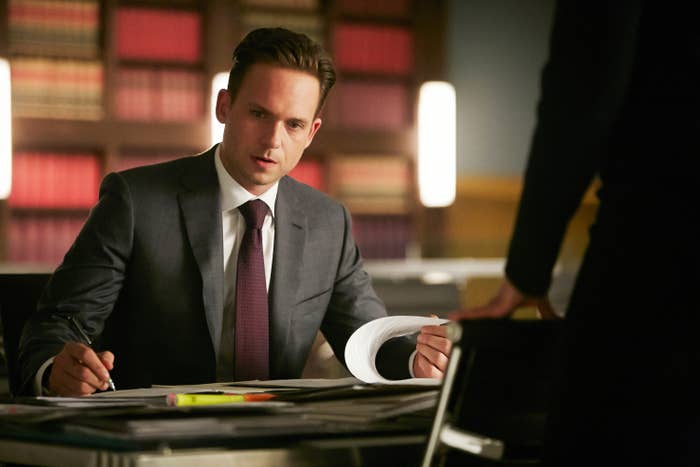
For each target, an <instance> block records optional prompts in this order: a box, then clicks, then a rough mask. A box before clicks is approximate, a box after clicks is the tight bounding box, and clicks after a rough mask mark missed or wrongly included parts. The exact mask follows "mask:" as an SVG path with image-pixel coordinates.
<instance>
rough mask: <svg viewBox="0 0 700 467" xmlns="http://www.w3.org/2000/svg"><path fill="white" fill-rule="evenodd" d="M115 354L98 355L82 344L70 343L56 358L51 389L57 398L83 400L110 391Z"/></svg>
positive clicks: (107, 352)
mask: <svg viewBox="0 0 700 467" xmlns="http://www.w3.org/2000/svg"><path fill="white" fill-rule="evenodd" d="M112 368H114V354H112V352H109V351H105V352H100V353H95V351H94V350H92V349H91V348H90V347H88V346H87V345H85V344H81V343H79V342H67V343H66V344H65V345H64V346H63V349H62V350H61V352H60V353H59V354H58V355H56V357H54V360H53V365H52V367H51V374H50V375H49V384H48V389H49V390H50V391H51V392H52V393H53V394H56V395H58V396H84V395H87V394H92V393H93V392H95V391H97V390H103V391H104V390H106V389H107V388H108V387H109V383H108V381H109V370H111V369H112Z"/></svg>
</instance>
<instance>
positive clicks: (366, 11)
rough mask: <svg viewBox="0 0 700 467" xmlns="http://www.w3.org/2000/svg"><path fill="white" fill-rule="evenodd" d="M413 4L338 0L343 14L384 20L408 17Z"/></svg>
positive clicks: (407, 0)
mask: <svg viewBox="0 0 700 467" xmlns="http://www.w3.org/2000/svg"><path fill="white" fill-rule="evenodd" d="M411 3H412V1H411V0H382V1H380V2H378V1H377V0H336V4H337V5H338V10H339V11H340V12H341V13H346V14H351V15H357V16H377V17H384V18H406V17H408V15H409V12H410V11H411Z"/></svg>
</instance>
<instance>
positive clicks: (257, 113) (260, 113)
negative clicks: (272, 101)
mask: <svg viewBox="0 0 700 467" xmlns="http://www.w3.org/2000/svg"><path fill="white" fill-rule="evenodd" d="M250 115H252V116H253V117H255V118H263V117H264V116H265V112H263V111H262V110H257V109H251V110H250Z"/></svg>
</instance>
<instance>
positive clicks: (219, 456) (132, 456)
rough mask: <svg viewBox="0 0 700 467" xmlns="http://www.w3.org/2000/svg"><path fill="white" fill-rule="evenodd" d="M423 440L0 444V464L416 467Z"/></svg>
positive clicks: (412, 437) (418, 437)
mask: <svg viewBox="0 0 700 467" xmlns="http://www.w3.org/2000/svg"><path fill="white" fill-rule="evenodd" d="M425 439H426V437H425V436H424V435H405V436H386V437H382V438H376V437H370V438H362V437H355V438H347V439H337V440H328V439H317V440H306V441H303V442H299V443H296V445H294V446H286V447H274V446H270V447H260V448H256V449H245V448H238V449H236V448H225V447H210V448H192V449H187V448H183V449H171V448H168V447H163V448H161V449H158V450H143V451H112V450H108V449H98V448H83V447H78V446H65V445H60V444H58V445H51V444H46V443H38V442H31V441H29V442H28V441H18V440H11V439H0V459H1V460H2V461H5V462H12V463H23V464H30V465H45V466H51V467H54V466H55V467H68V466H70V467H75V466H84V467H125V466H129V467H160V466H163V467H166V466H167V467H192V466H196V467H221V466H234V465H241V466H246V467H268V466H269V467H273V466H274V467H278V466H287V467H297V466H299V467H302V466H304V467H309V466H338V467H345V466H348V467H357V466H368V465H377V466H386V465H397V464H401V465H404V466H410V465H418V463H419V461H420V459H421V456H422V454H423V450H424V446H425Z"/></svg>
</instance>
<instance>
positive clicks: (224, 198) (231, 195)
mask: <svg viewBox="0 0 700 467" xmlns="http://www.w3.org/2000/svg"><path fill="white" fill-rule="evenodd" d="M220 147H221V145H218V146H216V149H215V150H214V166H215V167H216V176H217V177H218V179H219V190H220V191H221V212H227V211H230V210H232V209H236V208H238V206H240V205H242V204H243V203H245V202H247V201H250V200H251V199H260V200H262V201H263V202H264V203H265V204H267V206H268V207H269V208H270V215H272V216H273V218H274V214H275V201H276V200H277V189H278V187H279V180H278V181H276V182H275V183H274V185H272V186H271V187H270V188H268V190H267V191H266V192H265V193H263V194H262V195H260V196H255V195H253V194H251V193H250V192H248V190H246V189H245V188H243V187H242V186H241V184H240V183H238V182H237V181H236V180H234V178H233V177H231V175H230V174H229V173H228V172H227V171H226V168H225V167H224V164H223V163H222V162H221V155H220V150H219V148H220Z"/></svg>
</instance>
